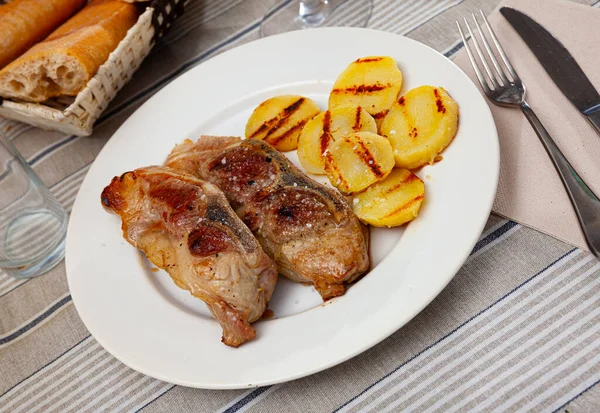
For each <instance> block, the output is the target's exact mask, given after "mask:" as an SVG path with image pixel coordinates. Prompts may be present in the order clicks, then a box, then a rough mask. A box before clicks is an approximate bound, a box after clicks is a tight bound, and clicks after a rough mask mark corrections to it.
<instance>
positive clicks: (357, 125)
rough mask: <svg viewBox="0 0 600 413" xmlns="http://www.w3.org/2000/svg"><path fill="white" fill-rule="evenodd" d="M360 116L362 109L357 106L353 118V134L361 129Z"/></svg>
mask: <svg viewBox="0 0 600 413" xmlns="http://www.w3.org/2000/svg"><path fill="white" fill-rule="evenodd" d="M361 114H362V107H360V106H358V107H357V108H356V116H355V117H354V126H352V129H353V130H354V132H359V131H360V128H361V127H362V120H361V116H360V115H361Z"/></svg>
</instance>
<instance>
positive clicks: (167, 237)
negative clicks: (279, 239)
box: [101, 167, 277, 347]
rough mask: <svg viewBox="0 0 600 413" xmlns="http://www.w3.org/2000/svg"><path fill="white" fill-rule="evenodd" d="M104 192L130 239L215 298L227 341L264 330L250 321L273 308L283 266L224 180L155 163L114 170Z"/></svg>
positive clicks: (193, 289) (211, 303) (209, 300)
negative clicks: (234, 203) (236, 206)
mask: <svg viewBox="0 0 600 413" xmlns="http://www.w3.org/2000/svg"><path fill="white" fill-rule="evenodd" d="M101 199H102V204H103V205H104V206H105V207H106V208H107V209H108V210H110V211H112V212H114V213H116V214H117V215H119V216H120V217H121V219H122V221H123V224H122V229H123V236H124V238H125V239H126V240H127V241H128V242H129V243H130V244H132V245H133V246H135V247H137V248H139V249H140V250H142V251H143V252H144V253H145V254H146V256H147V257H148V259H149V260H150V261H151V262H152V263H153V264H154V265H156V266H157V267H159V268H162V269H163V270H165V271H167V272H168V273H169V275H170V276H171V278H172V279H173V281H174V282H175V284H177V285H178V286H179V287H180V288H183V289H185V290H188V291H189V292H190V293H191V294H192V295H194V296H195V297H198V298H200V299H201V300H202V301H204V302H205V303H206V304H207V305H208V308H209V309H210V311H211V313H212V314H213V315H214V317H215V318H216V319H217V321H218V322H219V323H220V324H221V327H222V328H223V338H222V341H223V343H225V344H227V345H229V346H233V347H237V346H239V345H241V344H242V343H244V342H246V341H248V340H252V339H253V338H254V337H255V336H256V332H255V331H254V329H253V328H252V327H251V326H250V323H251V322H253V321H255V320H257V319H258V318H259V317H260V316H261V315H262V314H263V312H264V311H265V309H266V307H267V304H268V302H269V300H270V298H271V294H272V292H273V288H274V287H275V282H276V280H277V269H276V267H275V264H274V262H273V261H272V260H271V259H270V258H269V257H268V256H267V255H266V254H265V253H264V251H263V250H262V248H261V246H260V244H259V243H258V242H257V241H256V239H255V238H254V236H253V235H252V233H251V232H250V231H249V230H248V228H247V227H246V226H245V225H244V224H243V223H242V221H241V220H240V219H239V218H238V216H237V215H236V214H235V213H234V212H233V210H232V209H231V207H230V205H229V203H228V202H227V200H226V199H225V197H224V196H223V193H222V192H221V191H220V190H219V189H218V188H217V187H215V186H214V185H212V184H210V183H208V182H204V181H201V180H199V179H197V178H195V177H192V176H185V175H180V174H178V173H176V172H174V171H172V170H169V169H168V168H164V167H148V168H141V169H136V170H135V171H132V172H126V173H124V174H123V175H121V176H120V177H115V178H113V180H112V182H111V183H110V185H108V186H107V187H106V188H105V189H104V191H102V197H101Z"/></svg>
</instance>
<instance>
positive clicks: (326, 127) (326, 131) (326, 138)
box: [319, 111, 333, 155]
mask: <svg viewBox="0 0 600 413" xmlns="http://www.w3.org/2000/svg"><path fill="white" fill-rule="evenodd" d="M332 139H333V137H332V136H331V112H330V111H326V112H325V115H324V117H323V133H322V134H321V136H320V137H319V144H320V148H321V155H323V154H324V153H325V151H326V150H327V147H328V146H329V142H330V141H331V140H332Z"/></svg>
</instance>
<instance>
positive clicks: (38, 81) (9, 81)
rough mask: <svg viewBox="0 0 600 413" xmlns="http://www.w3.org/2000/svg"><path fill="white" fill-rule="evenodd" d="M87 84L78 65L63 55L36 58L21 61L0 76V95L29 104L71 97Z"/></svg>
mask: <svg viewBox="0 0 600 413" xmlns="http://www.w3.org/2000/svg"><path fill="white" fill-rule="evenodd" d="M87 81H88V74H87V73H86V72H85V70H84V68H83V67H81V65H80V64H79V61H78V60H77V59H76V58H74V57H73V56H69V55H67V54H61V55H56V54H54V55H52V56H51V57H50V56H48V55H46V56H40V57H39V58H37V59H35V60H25V61H22V62H21V63H20V64H19V66H18V67H14V68H13V70H11V71H7V72H5V73H2V75H0V95H1V96H4V97H10V98H14V99H21V100H27V101H31V102H43V101H44V100H46V99H48V97H49V96H59V95H67V96H75V95H77V93H78V92H79V91H80V90H81V88H82V86H83V85H85V84H86V83H87Z"/></svg>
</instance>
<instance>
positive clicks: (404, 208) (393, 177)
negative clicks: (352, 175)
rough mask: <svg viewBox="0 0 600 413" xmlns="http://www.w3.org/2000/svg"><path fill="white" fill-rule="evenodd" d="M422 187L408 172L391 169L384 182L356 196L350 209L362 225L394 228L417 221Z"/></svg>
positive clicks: (419, 181)
mask: <svg viewBox="0 0 600 413" xmlns="http://www.w3.org/2000/svg"><path fill="white" fill-rule="evenodd" d="M424 196H425V185H424V184H423V181H421V179H419V177H418V176H416V175H415V174H413V173H412V172H410V171H409V170H407V169H394V170H393V171H392V172H391V173H390V174H389V175H388V176H387V178H385V179H384V180H383V181H380V182H377V183H375V184H374V185H372V186H370V187H369V188H367V190H366V191H364V192H361V193H360V194H357V195H355V197H354V200H353V205H352V209H353V210H354V213H355V214H356V216H358V218H359V219H360V220H361V221H363V222H364V223H367V224H371V225H373V226H375V227H397V226H400V225H402V224H405V223H407V222H409V221H411V220H413V219H415V218H416V217H417V215H418V214H419V209H420V208H421V203H422V202H423V198H424Z"/></svg>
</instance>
